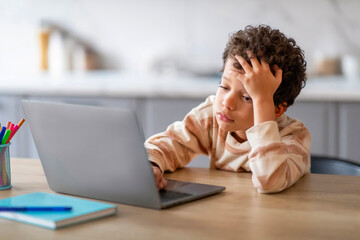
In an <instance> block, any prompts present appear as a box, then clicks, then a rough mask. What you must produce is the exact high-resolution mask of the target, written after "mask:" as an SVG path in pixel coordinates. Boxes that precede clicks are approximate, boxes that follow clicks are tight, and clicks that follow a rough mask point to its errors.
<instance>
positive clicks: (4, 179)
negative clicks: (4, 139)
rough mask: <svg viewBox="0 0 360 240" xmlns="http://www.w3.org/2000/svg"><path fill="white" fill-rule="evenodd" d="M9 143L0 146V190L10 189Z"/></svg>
mask: <svg viewBox="0 0 360 240" xmlns="http://www.w3.org/2000/svg"><path fill="white" fill-rule="evenodd" d="M9 147H10V143H7V144H1V145H0V190H4V189H8V188H11V172H10V151H9V150H10V149H9Z"/></svg>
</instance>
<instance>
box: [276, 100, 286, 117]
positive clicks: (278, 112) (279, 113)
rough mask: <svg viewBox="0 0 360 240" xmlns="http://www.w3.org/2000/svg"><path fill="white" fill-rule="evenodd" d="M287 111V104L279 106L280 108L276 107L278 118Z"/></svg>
mask: <svg viewBox="0 0 360 240" xmlns="http://www.w3.org/2000/svg"><path fill="white" fill-rule="evenodd" d="M286 109H287V104H286V102H283V103H281V104H279V105H278V106H276V107H275V117H276V118H278V117H280V116H281V115H282V114H283V113H284V112H285V111H286Z"/></svg>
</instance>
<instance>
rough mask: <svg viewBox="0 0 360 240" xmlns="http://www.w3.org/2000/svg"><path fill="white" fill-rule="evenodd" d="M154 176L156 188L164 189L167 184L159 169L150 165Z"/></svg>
mask: <svg viewBox="0 0 360 240" xmlns="http://www.w3.org/2000/svg"><path fill="white" fill-rule="evenodd" d="M151 167H152V170H153V173H154V176H155V182H156V187H157V188H158V189H159V190H161V189H165V188H166V185H167V182H166V180H165V178H164V176H163V175H162V173H161V170H160V168H159V167H157V166H155V165H151Z"/></svg>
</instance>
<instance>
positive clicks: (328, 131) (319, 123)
mask: <svg viewBox="0 0 360 240" xmlns="http://www.w3.org/2000/svg"><path fill="white" fill-rule="evenodd" d="M337 109H338V108H337V103H334V102H312V101H310V102H295V104H294V105H293V106H290V107H289V109H288V110H287V111H286V114H287V115H289V116H290V117H293V118H295V119H297V120H299V121H302V122H303V123H304V124H305V126H306V127H307V128H308V129H309V131H310V134H311V153H313V154H321V155H332V156H336V155H337V153H338V144H337V139H338V137H337V135H338V132H337V129H338V122H337Z"/></svg>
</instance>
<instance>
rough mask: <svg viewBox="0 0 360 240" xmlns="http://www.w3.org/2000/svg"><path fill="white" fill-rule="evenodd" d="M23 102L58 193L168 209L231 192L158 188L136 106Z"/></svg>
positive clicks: (175, 184) (191, 186)
mask: <svg viewBox="0 0 360 240" xmlns="http://www.w3.org/2000/svg"><path fill="white" fill-rule="evenodd" d="M22 106H23V110H24V113H25V117H26V120H27V122H28V124H29V126H30V130H31V134H32V136H33V138H34V142H35V146H36V149H37V151H38V154H39V157H40V160H41V164H42V166H43V168H44V172H45V176H46V179H47V182H48V184H49V187H50V189H52V190H53V191H55V192H59V193H65V194H71V195H76V196H81V197H88V198H93V199H99V200H104V201H110V202H117V203H122V204H129V205H135V206H140V207H146V208H154V209H163V208H168V207H172V206H175V205H178V204H182V203H185V202H189V201H193V200H196V199H200V198H203V197H207V196H210V195H213V194H216V193H219V192H221V191H223V190H225V187H223V186H214V185H207V184H198V183H190V182H182V181H174V180H168V186H167V189H166V190H165V191H163V190H161V191H158V189H157V188H156V184H155V180H154V176H153V172H152V168H151V164H150V162H149V160H148V157H147V152H146V150H145V147H144V141H145V139H144V136H143V133H142V130H141V128H140V125H139V122H138V120H137V117H136V114H135V112H134V110H132V109H126V108H108V107H98V106H85V105H74V104H65V103H54V102H40V101H29V100H23V101H22Z"/></svg>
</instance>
